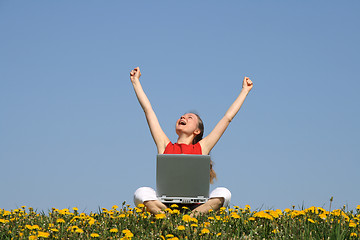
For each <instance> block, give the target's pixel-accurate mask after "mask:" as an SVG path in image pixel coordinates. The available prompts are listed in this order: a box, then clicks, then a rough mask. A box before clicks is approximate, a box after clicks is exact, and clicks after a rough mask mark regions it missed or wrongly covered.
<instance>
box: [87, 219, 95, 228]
mask: <svg viewBox="0 0 360 240" xmlns="http://www.w3.org/2000/svg"><path fill="white" fill-rule="evenodd" d="M88 223H89V225H90V226H91V225H93V224H94V223H95V219H94V218H92V217H90V218H89V221H88Z"/></svg>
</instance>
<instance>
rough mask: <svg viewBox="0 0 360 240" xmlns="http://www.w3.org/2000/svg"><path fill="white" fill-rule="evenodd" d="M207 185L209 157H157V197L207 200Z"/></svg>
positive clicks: (178, 155)
mask: <svg viewBox="0 0 360 240" xmlns="http://www.w3.org/2000/svg"><path fill="white" fill-rule="evenodd" d="M209 184H210V156H209V155H193V154H159V155H157V163H156V193H157V196H158V197H160V198H169V197H170V198H182V197H188V198H198V197H202V198H208V197H209Z"/></svg>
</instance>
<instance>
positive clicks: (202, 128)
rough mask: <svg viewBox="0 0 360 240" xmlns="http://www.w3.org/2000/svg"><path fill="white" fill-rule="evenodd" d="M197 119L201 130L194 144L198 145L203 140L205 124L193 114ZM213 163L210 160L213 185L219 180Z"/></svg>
mask: <svg viewBox="0 0 360 240" xmlns="http://www.w3.org/2000/svg"><path fill="white" fill-rule="evenodd" d="M193 114H194V115H195V116H196V117H197V119H198V128H199V130H200V133H199V134H198V135H196V136H195V138H194V139H193V142H192V143H193V144H196V143H198V142H200V140H201V139H202V138H203V135H204V123H203V121H202V119H201V118H200V116H199V115H198V114H196V113H193ZM213 164H214V163H213V161H211V160H210V183H211V184H213V183H214V179H217V177H216V172H215V171H214V169H213Z"/></svg>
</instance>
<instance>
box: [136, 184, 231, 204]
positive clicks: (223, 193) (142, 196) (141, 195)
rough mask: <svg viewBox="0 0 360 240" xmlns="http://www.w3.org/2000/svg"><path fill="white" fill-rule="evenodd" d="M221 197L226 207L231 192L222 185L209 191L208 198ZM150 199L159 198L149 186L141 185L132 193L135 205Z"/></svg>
mask: <svg viewBox="0 0 360 240" xmlns="http://www.w3.org/2000/svg"><path fill="white" fill-rule="evenodd" d="M216 197H221V198H224V205H223V207H228V206H229V204H230V200H231V192H230V191H229V190H228V189H227V188H224V187H218V188H215V189H214V190H213V191H212V192H211V193H210V196H209V198H216ZM150 200H159V199H158V198H157V197H156V192H155V190H154V189H152V188H151V187H141V188H138V189H137V190H136V191H135V193H134V203H135V206H137V205H139V204H140V203H144V202H145V201H150Z"/></svg>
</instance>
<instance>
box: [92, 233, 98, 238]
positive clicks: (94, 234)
mask: <svg viewBox="0 0 360 240" xmlns="http://www.w3.org/2000/svg"><path fill="white" fill-rule="evenodd" d="M90 237H92V238H97V237H100V235H99V234H97V233H92V234H90Z"/></svg>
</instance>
